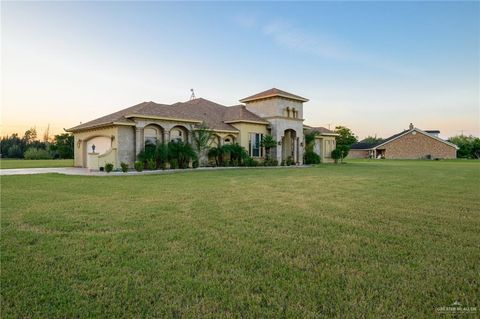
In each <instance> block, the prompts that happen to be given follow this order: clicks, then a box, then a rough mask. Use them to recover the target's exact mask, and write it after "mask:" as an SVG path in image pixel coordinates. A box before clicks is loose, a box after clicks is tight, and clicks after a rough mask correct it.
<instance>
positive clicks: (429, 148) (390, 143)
mask: <svg viewBox="0 0 480 319" xmlns="http://www.w3.org/2000/svg"><path fill="white" fill-rule="evenodd" d="M439 133H440V131H438V130H431V131H422V130H420V129H419V128H416V127H414V126H413V124H412V123H410V126H409V129H408V130H404V131H402V132H399V133H397V134H395V135H392V136H390V137H389V138H386V139H384V140H381V141H379V142H377V143H374V144H371V143H367V142H365V141H360V142H358V143H356V144H353V145H352V146H351V148H350V152H349V154H348V157H349V158H387V159H422V158H424V159H425V158H432V159H434V158H443V159H451V158H457V149H458V147H457V146H456V145H455V144H452V143H450V142H447V141H445V140H443V139H441V138H440V137H438V135H439Z"/></svg>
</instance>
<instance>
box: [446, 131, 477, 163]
mask: <svg viewBox="0 0 480 319" xmlns="http://www.w3.org/2000/svg"><path fill="white" fill-rule="evenodd" d="M448 141H449V142H451V143H453V144H455V145H457V146H458V148H459V149H458V151H457V156H458V157H459V158H477V159H479V158H480V138H478V137H475V136H473V135H470V136H466V135H457V136H452V137H450V138H449V139H448Z"/></svg>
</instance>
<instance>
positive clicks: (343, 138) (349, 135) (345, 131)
mask: <svg viewBox="0 0 480 319" xmlns="http://www.w3.org/2000/svg"><path fill="white" fill-rule="evenodd" d="M335 133H337V134H339V136H337V137H336V138H335V140H336V142H337V145H347V146H348V147H350V146H352V144H354V143H356V142H357V141H358V138H357V136H356V135H355V134H354V133H353V132H352V130H350V129H349V128H348V127H345V126H337V127H335Z"/></svg>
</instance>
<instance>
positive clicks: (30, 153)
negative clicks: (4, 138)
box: [23, 147, 52, 160]
mask: <svg viewBox="0 0 480 319" xmlns="http://www.w3.org/2000/svg"><path fill="white" fill-rule="evenodd" d="M23 157H24V158H25V159H33V160H36V159H51V158H52V155H50V153H49V152H48V151H47V150H44V149H41V148H36V147H30V148H29V149H27V150H26V151H25V154H23Z"/></svg>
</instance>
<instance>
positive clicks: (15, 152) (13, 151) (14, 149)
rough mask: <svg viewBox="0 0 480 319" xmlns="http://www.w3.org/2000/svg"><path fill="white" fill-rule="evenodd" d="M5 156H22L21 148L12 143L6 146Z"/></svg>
mask: <svg viewBox="0 0 480 319" xmlns="http://www.w3.org/2000/svg"><path fill="white" fill-rule="evenodd" d="M7 156H8V157H9V158H22V157H23V154H22V148H21V147H20V146H18V145H17V144H13V145H12V146H10V147H9V148H8V151H7Z"/></svg>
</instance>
